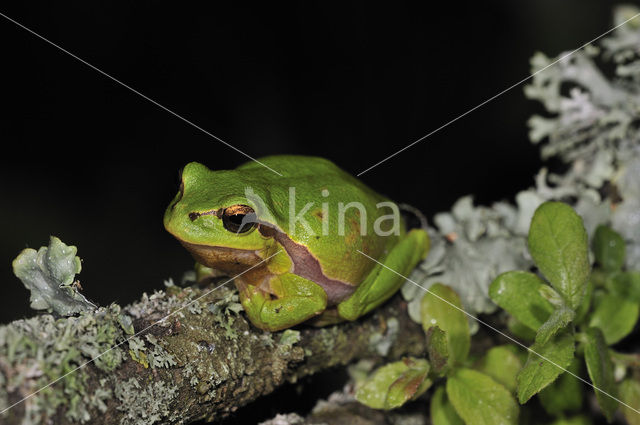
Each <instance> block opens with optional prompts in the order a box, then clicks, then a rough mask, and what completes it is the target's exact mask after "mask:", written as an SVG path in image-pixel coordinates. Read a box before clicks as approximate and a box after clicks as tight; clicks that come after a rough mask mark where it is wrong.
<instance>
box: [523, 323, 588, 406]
mask: <svg viewBox="0 0 640 425" xmlns="http://www.w3.org/2000/svg"><path fill="white" fill-rule="evenodd" d="M574 350H575V342H574V338H573V334H572V333H571V332H568V331H565V332H563V333H561V334H559V335H556V336H555V337H554V338H553V339H552V340H550V341H547V343H546V344H538V343H535V344H533V345H532V346H531V351H529V356H528V358H527V362H526V363H525V365H524V367H523V368H522V370H521V371H520V373H519V374H518V378H517V379H518V400H519V401H520V403H525V402H526V401H527V400H529V399H530V398H531V397H532V396H534V395H535V394H537V393H538V392H540V391H541V390H542V389H543V388H545V387H546V386H547V385H549V384H551V383H552V382H553V381H555V379H556V378H557V377H558V376H559V375H560V374H561V373H562V372H563V371H564V370H565V369H566V368H567V367H568V366H569V364H571V361H572V360H573V353H574Z"/></svg>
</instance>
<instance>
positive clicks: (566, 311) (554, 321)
mask: <svg viewBox="0 0 640 425" xmlns="http://www.w3.org/2000/svg"><path fill="white" fill-rule="evenodd" d="M575 315H576V312H575V311H573V310H572V309H570V308H569V307H566V306H561V307H558V308H557V309H555V310H554V311H553V313H551V316H549V319H547V321H546V322H544V323H543V324H542V326H540V328H539V329H538V333H537V334H536V338H535V339H536V344H539V345H544V344H546V343H547V342H548V341H549V340H550V339H551V338H552V337H553V336H554V335H556V334H557V333H558V332H559V331H560V330H562V329H564V328H566V327H567V326H568V325H569V323H571V321H572V320H573V318H574V317H575Z"/></svg>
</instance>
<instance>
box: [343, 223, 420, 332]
mask: <svg viewBox="0 0 640 425" xmlns="http://www.w3.org/2000/svg"><path fill="white" fill-rule="evenodd" d="M428 251H429V236H428V235H427V232H426V231H425V230H423V229H412V230H410V231H409V232H408V233H407V234H406V235H405V236H404V237H403V238H402V239H401V240H400V242H398V244H397V245H396V246H394V247H393V249H392V250H391V252H389V254H388V255H387V257H386V258H385V259H384V261H383V262H382V264H384V266H386V267H383V266H382V265H380V264H377V265H376V267H375V268H374V269H373V270H372V271H371V273H370V274H369V276H367V278H366V279H365V281H364V282H362V283H361V284H360V285H358V289H356V292H354V293H353V295H352V296H351V297H350V298H348V299H346V300H345V301H343V302H341V303H340V304H338V314H339V315H340V317H342V318H344V319H347V320H355V319H357V318H358V317H360V316H362V315H363V314H366V313H368V312H369V311H371V310H373V309H374V308H376V307H377V306H379V305H380V304H382V303H383V302H385V301H386V300H387V299H389V298H390V297H391V296H392V295H393V294H394V293H395V292H396V291H397V290H398V289H400V287H401V286H402V284H403V283H404V281H405V279H404V278H403V277H402V276H409V273H411V271H412V270H413V268H414V267H415V266H416V264H418V262H420V260H422V259H423V258H424V257H426V255H427V252H428ZM360 255H362V254H360ZM363 261H373V260H371V259H369V258H364V260H363ZM387 267H388V268H387ZM389 269H391V270H389ZM392 270H394V271H395V272H397V273H394V272H393V271H392Z"/></svg>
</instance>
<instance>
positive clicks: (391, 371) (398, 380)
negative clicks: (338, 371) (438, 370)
mask: <svg viewBox="0 0 640 425" xmlns="http://www.w3.org/2000/svg"><path fill="white" fill-rule="evenodd" d="M429 369H430V366H429V362H427V361H426V360H424V359H413V358H406V359H403V360H401V361H397V362H393V363H389V364H387V365H384V366H382V367H380V368H378V369H376V370H375V371H374V372H373V374H372V375H371V376H370V377H369V378H368V379H366V380H365V381H364V383H363V384H362V385H361V386H360V388H358V390H357V392H356V399H357V400H358V401H359V402H360V403H362V404H365V405H367V406H369V407H372V408H374V409H384V410H389V409H394V408H396V407H400V406H402V405H403V404H404V403H405V402H407V401H409V400H412V399H415V398H417V397H418V396H420V395H421V394H423V393H424V392H425V391H426V390H427V389H428V388H429V386H430V385H431V381H430V380H429V379H428V378H427V376H428V374H429Z"/></svg>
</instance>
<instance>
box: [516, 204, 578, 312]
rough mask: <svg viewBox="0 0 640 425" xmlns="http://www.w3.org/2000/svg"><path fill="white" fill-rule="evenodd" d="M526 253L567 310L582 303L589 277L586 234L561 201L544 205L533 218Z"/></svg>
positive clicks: (574, 216) (572, 213)
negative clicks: (563, 301)
mask: <svg viewBox="0 0 640 425" xmlns="http://www.w3.org/2000/svg"><path fill="white" fill-rule="evenodd" d="M528 243H529V252H530V253H531V257H533V260H534V261H535V263H536V266H538V268H539V269H540V271H541V272H542V274H543V275H544V276H545V277H546V278H547V279H548V280H549V282H550V283H551V285H552V286H553V287H554V288H555V289H556V290H557V291H558V292H559V293H560V294H562V296H563V297H564V299H565V301H566V303H567V305H568V306H569V307H570V308H574V309H575V308H576V307H578V306H579V305H580V302H581V301H582V295H583V293H584V288H585V284H586V283H587V279H588V278H589V273H590V263H589V253H588V243H587V232H586V231H585V229H584V225H583V224H582V219H581V218H580V216H579V215H578V214H576V213H575V212H574V211H573V209H572V208H571V207H570V206H568V205H567V204H564V203H562V202H545V203H544V204H542V205H540V207H538V209H537V210H536V212H535V213H534V215H533V219H532V220H531V227H530V228H529V239H528Z"/></svg>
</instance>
